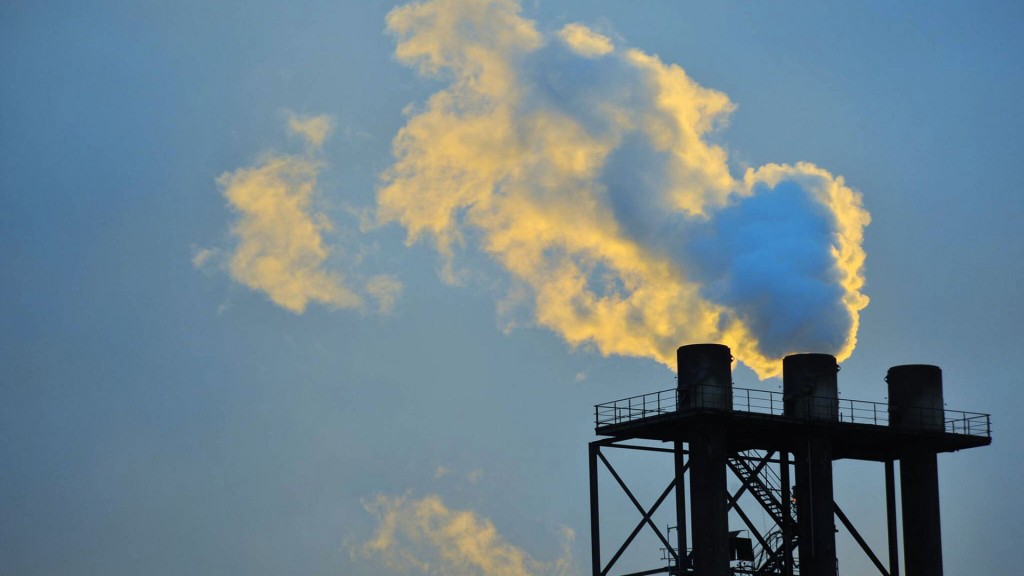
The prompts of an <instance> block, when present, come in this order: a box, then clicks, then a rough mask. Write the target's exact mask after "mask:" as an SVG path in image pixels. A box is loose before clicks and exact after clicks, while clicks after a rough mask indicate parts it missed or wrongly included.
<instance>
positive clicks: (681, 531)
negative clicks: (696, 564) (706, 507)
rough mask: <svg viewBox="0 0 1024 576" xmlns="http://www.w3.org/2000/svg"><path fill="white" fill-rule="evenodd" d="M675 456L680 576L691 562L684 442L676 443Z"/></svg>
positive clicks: (677, 543)
mask: <svg viewBox="0 0 1024 576" xmlns="http://www.w3.org/2000/svg"><path fill="white" fill-rule="evenodd" d="M674 456H675V465H676V550H677V551H678V554H679V561H678V562H677V563H676V570H677V573H678V574H683V573H685V572H686V570H687V569H688V568H689V567H690V561H689V558H687V556H686V547H687V539H686V458H685V452H684V451H683V442H682V441H680V440H676V441H675V451H674Z"/></svg>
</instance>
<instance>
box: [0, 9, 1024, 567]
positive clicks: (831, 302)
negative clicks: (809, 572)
mask: <svg viewBox="0 0 1024 576" xmlns="http://www.w3.org/2000/svg"><path fill="white" fill-rule="evenodd" d="M1022 25H1024V8H1022V7H1021V6H1020V4H1019V3H1014V2H995V1H991V2H987V1H986V2H948V3H943V4H942V6H939V7H937V6H935V5H933V4H930V3H924V2H908V3H901V4H900V5H898V6H894V5H892V3H886V2H862V3H856V4H850V3H840V2H824V3H821V2H817V3H814V2H758V3H753V2H715V3H710V2H707V3H696V2H694V3H678V2H661V1H654V0H651V1H648V2H644V3H623V2H613V1H610V0H607V1H606V0H587V1H582V0H581V1H571V0H564V1H558V2H556V1H553V0H523V1H521V2H517V1H515V0H494V1H491V2H484V1H473V0H436V1H430V2H424V3H420V4H410V3H396V2H383V1H381V2H378V1H366V2H362V1H360V2H354V1H338V2H327V1H312V0H311V1H292V2H270V1H266V2H218V3H212V4H211V3H208V2H191V1H181V2H151V3H141V4H140V3H137V2H102V1H99V2H92V3H77V2H50V3H30V2H25V1H19V0H12V1H7V2H3V3H0V54H2V56H0V203H2V204H0V368H2V372H0V373H2V375H3V376H2V380H0V458H2V461H3V462H4V463H5V466H4V471H3V473H2V474H0V573H3V574H21V575H60V574H101V573H102V574H111V575H118V574H138V573H146V574H155V575H160V574H181V573H194V574H232V575H233V574H253V575H262V574H266V575H276V574H283V573H288V574H310V575H319V574H324V575H326V574H332V575H335V574H342V575H345V576H368V575H371V574H372V575H392V574H396V575H397V574H431V575H433V574H460V575H461V574H479V575H488V576H490V575H498V576H506V575H507V576H523V575H527V574H530V575H539V574H545V575H547V574H550V575H566V576H569V575H579V574H585V573H588V572H589V570H590V567H589V545H590V544H589V500H588V484H587V443H588V442H590V441H591V440H593V439H595V436H594V433H593V405H594V404H596V403H599V402H605V401H609V400H614V399H617V398H622V397H626V396H632V395H636V394H642V393H645V392H652V391H657V390H662V389H667V388H672V387H674V385H675V378H674V377H675V375H674V368H673V366H672V364H673V362H674V354H673V351H674V350H675V347H676V346H679V345H682V344H688V343H694V342H707V341H710V342H723V343H726V344H728V345H729V346H730V347H731V348H732V350H733V354H734V356H736V358H737V362H736V364H735V365H734V381H735V383H736V386H739V387H750V388H761V389H766V390H779V389H780V388H781V384H780V382H779V380H778V378H776V376H777V375H778V373H779V366H780V365H779V361H778V360H779V359H780V358H781V357H782V356H783V355H785V354H787V353H791V352H827V353H831V354H835V355H836V356H838V357H839V358H840V359H841V360H842V371H841V372H840V375H839V386H840V394H841V396H842V397H843V398H851V399H860V400H870V401H879V402H884V401H885V396H886V385H885V382H884V380H883V378H884V375H885V372H886V370H887V369H888V368H889V367H890V366H893V365H898V364H911V363H928V364H936V365H939V366H940V367H941V368H942V369H943V375H944V381H945V400H946V405H947V407H948V408H950V409H958V410H968V411H977V412H986V413H991V414H992V423H993V424H992V429H993V443H992V445H991V446H989V447H985V448H979V449H975V450H969V451H965V452H962V453H956V454H947V455H941V456H939V471H940V490H941V494H942V510H941V515H942V521H943V526H942V528H943V545H944V561H945V567H946V573H947V574H953V575H955V574H976V573H986V574H995V575H1004V574H1005V575H1010V574H1016V569H1017V568H1018V563H1017V560H1016V553H1017V549H1018V541H1019V535H1020V534H1021V533H1024V521H1022V514H1024V506H1022V505H1021V498H1020V497H1019V495H1018V493H1017V485H1018V482H1017V481H1016V479H1017V478H1018V477H1019V476H1020V474H1021V473H1022V472H1024V470H1022V469H1021V464H1020V462H1024V450H1022V448H1021V444H1020V442H1019V441H1018V440H1017V439H1018V438H1019V437H1020V436H1021V435H1022V434H1024V424H1022V423H1021V420H1020V419H1019V418H1017V417H1016V416H1017V415H1018V414H1019V413H1020V412H1021V411H1022V410H1024V395H1022V394H1021V392H1020V391H1019V386H1018V384H1017V383H1018V382H1020V381H1021V378H1020V376H1019V372H1020V369H1019V360H1018V359H1019V347H1020V344H1021V343H1022V339H1021V337H1020V335H1019V334H1020V331H1019V327H1020V326H1021V324H1022V323H1024V305H1022V304H1021V302H1020V299H1019V297H1018V294H1019V289H1018V286H1020V285H1021V284H1022V283H1024V266H1022V265H1021V262H1022V261H1024V233H1022V232H1021V228H1020V226H1019V222H1020V221H1021V220H1022V218H1024V199H1022V196H1021V194H1020V190H1022V189H1024V176H1022V175H1021V174H1022V173H1021V171H1020V170H1019V169H1018V168H1017V164H1018V163H1019V159H1020V158H1021V157H1024V144H1022V139H1021V137H1020V134H1022V133H1024V114H1021V113H1020V111H1019V110H1018V106H1019V103H1020V102H1021V101H1024V74H1022V72H1021V69H1020V65H1019V63H1020V61H1021V59H1022V57H1024V46H1022V44H1021V39H1020V35H1019V30H1020V29H1021V26H1022ZM616 457H617V458H619V459H617V460H615V461H614V462H615V463H616V466H617V468H618V469H619V470H620V471H621V472H622V473H623V475H624V476H625V477H626V478H627V480H629V481H630V482H631V483H633V484H634V485H635V486H636V487H637V492H638V497H640V499H641V500H642V501H645V502H648V503H649V502H653V500H654V499H655V498H656V497H657V495H658V494H659V493H660V491H661V489H663V488H664V486H665V484H666V483H667V482H668V480H669V476H668V474H670V469H671V463H670V462H665V461H663V460H659V459H658V458H657V457H656V456H651V455H637V456H628V455H621V456H620V455H616ZM620 463H621V464H620ZM603 478H608V477H607V476H605V477H603ZM835 478H836V481H835V483H836V489H835V491H836V500H837V502H838V503H839V504H840V505H841V506H842V507H843V509H844V511H845V512H846V513H847V515H849V516H850V517H851V518H852V519H853V521H854V522H855V524H856V525H857V527H858V529H859V530H860V531H861V532H862V533H863V534H865V536H866V537H867V538H868V540H869V542H870V543H871V544H872V545H873V546H874V547H875V549H876V551H878V552H879V554H880V555H883V556H884V551H885V533H884V492H883V486H884V482H883V478H884V477H883V472H882V467H881V465H878V464H870V463H852V462H838V463H836V466H835ZM733 482H735V481H733ZM606 485H607V484H606ZM610 498H611V500H610V501H609V503H608V506H607V508H605V509H603V511H602V513H603V514H606V516H602V525H603V526H605V527H606V529H607V530H608V531H609V532H608V533H607V534H608V536H607V537H608V539H609V541H610V540H613V539H614V538H615V535H622V536H624V535H625V534H628V532H629V530H630V529H631V528H632V527H633V526H634V525H635V522H636V521H637V519H638V518H637V517H636V514H635V511H633V510H632V509H631V506H630V504H629V503H628V501H626V500H624V499H623V498H621V497H619V499H618V500H615V499H614V496H610ZM748 511H749V509H748ZM755 516H756V515H755ZM657 521H658V522H659V524H660V525H665V524H666V523H667V522H669V520H668V519H667V518H662V517H658V518H657ZM755 522H762V523H763V522H764V517H763V515H762V516H761V518H760V519H758V518H755ZM738 528H739V526H737V529H738ZM837 537H838V545H839V556H840V557H839V561H840V570H841V573H845V574H861V573H863V574H868V573H870V572H869V571H870V570H871V567H870V563H869V562H868V561H867V559H866V558H864V556H863V554H861V553H860V552H859V551H858V550H857V549H856V545H855V544H854V543H853V542H852V540H851V539H850V538H849V536H848V535H847V534H845V533H844V532H843V531H841V532H840V534H839V535H838V536H837ZM645 538H646V539H641V540H638V542H637V543H636V544H635V545H634V547H635V550H632V551H631V552H630V555H628V556H627V557H624V559H623V566H627V567H628V566H642V565H644V562H647V564H650V563H651V559H652V558H653V559H654V564H655V565H657V558H659V557H660V552H659V551H658V544H657V542H656V541H655V540H654V539H652V538H650V537H649V536H648V537H645ZM609 545H610V544H609ZM606 555H607V552H606ZM643 567H646V566H643Z"/></svg>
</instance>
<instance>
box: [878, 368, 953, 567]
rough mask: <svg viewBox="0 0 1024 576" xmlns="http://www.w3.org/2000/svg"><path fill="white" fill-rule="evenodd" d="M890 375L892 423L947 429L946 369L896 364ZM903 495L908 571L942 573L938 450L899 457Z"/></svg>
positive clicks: (928, 430)
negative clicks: (945, 413)
mask: <svg viewBox="0 0 1024 576" xmlns="http://www.w3.org/2000/svg"><path fill="white" fill-rule="evenodd" d="M885 380H886V382H888V384H889V425H890V426H891V427H893V428H898V429H902V430H906V431H908V432H912V433H917V434H921V435H922V436H927V435H929V434H943V433H945V418H944V415H943V409H942V406H943V403H942V370H941V369H939V367H938V366H930V365H925V364H911V365H905V366H893V367H892V368H890V369H889V372H888V374H887V375H886V377H885ZM900 499H901V501H902V503H903V565H904V568H905V569H906V573H907V576H942V528H941V523H940V521H939V470H938V460H937V457H936V453H935V451H934V450H929V449H928V448H927V447H926V446H923V445H922V446H918V447H915V448H912V449H909V450H907V452H906V453H905V454H904V455H902V456H901V457H900Z"/></svg>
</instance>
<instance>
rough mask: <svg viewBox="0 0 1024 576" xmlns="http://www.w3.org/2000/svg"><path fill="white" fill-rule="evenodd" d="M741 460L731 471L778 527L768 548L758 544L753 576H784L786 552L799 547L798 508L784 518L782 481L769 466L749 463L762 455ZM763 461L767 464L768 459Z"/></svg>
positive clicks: (733, 461)
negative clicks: (785, 535)
mask: <svg viewBox="0 0 1024 576" xmlns="http://www.w3.org/2000/svg"><path fill="white" fill-rule="evenodd" d="M739 456H740V457H737V458H730V459H729V461H728V464H729V468H730V469H731V470H732V471H733V473H734V474H736V476H737V477H738V478H739V479H740V480H742V481H743V482H744V483H745V484H746V486H747V490H748V491H750V493H751V495H753V496H754V498H756V499H757V501H758V502H759V503H760V504H761V506H762V507H763V508H764V510H765V512H767V513H768V515H769V516H770V517H771V519H772V521H774V522H775V525H776V526H777V527H778V528H777V529H776V530H773V531H772V532H770V533H769V534H768V537H767V538H766V539H765V543H766V544H767V547H765V546H764V545H761V544H760V543H759V550H758V552H757V555H756V556H757V559H758V564H759V567H758V568H757V569H755V570H754V574H755V575H757V576H769V575H773V574H781V573H782V560H783V557H784V556H785V554H784V553H783V551H784V550H785V548H786V547H787V546H788V548H789V550H790V551H793V550H795V549H796V545H797V519H796V506H795V505H793V506H790V509H789V514H788V515H786V514H785V511H784V509H783V507H782V489H781V487H782V479H781V478H779V475H778V474H777V473H776V472H775V470H774V469H773V468H771V467H770V466H767V465H766V464H764V463H762V464H760V465H757V466H752V465H751V463H750V460H755V461H756V460H761V459H762V456H761V455H760V454H759V453H756V452H741V453H740V454H739ZM769 456H770V455H769ZM748 459H749V460H748ZM764 459H765V460H767V457H765V458H764ZM784 526H785V529H786V530H785V532H787V533H788V536H789V542H786V541H785V538H783V533H784V531H783V530H782V528H783V527H784ZM798 573H799V571H798V570H797V569H796V563H795V562H794V570H793V574H798Z"/></svg>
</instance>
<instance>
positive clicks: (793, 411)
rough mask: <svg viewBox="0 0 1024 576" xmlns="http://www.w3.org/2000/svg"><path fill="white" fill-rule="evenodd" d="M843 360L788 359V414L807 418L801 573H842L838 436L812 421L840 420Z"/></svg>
mask: <svg viewBox="0 0 1024 576" xmlns="http://www.w3.org/2000/svg"><path fill="white" fill-rule="evenodd" d="M838 372H839V364H838V363H836V359H835V357H834V356H830V355H828V354H793V355H790V356H786V357H785V358H784V359H783V360H782V387H783V390H784V398H785V407H784V408H783V413H784V414H785V415H786V416H788V417H790V418H796V419H799V420H804V421H807V424H805V432H804V434H803V437H802V438H801V439H800V443H799V445H798V446H799V447H798V448H797V450H795V451H794V452H795V456H796V466H795V468H796V485H797V494H796V514H797V521H798V522H797V531H798V538H797V543H798V546H799V548H800V572H801V573H802V574H813V575H815V576H836V530H835V500H834V498H833V492H832V440H831V438H830V437H829V436H828V433H827V430H822V429H820V428H816V427H814V428H812V425H813V424H812V423H822V424H830V423H834V422H836V421H837V420H838V416H839V411H838Z"/></svg>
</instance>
